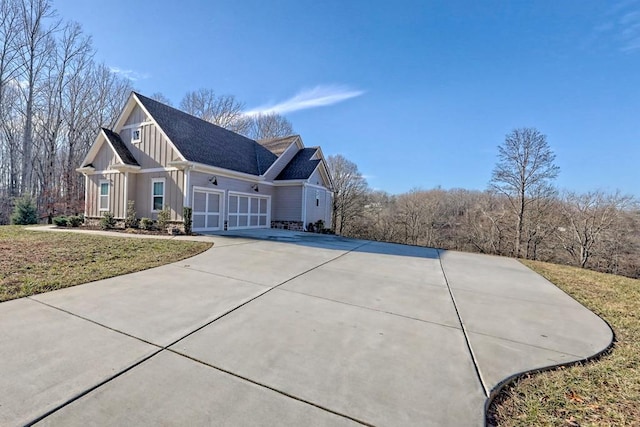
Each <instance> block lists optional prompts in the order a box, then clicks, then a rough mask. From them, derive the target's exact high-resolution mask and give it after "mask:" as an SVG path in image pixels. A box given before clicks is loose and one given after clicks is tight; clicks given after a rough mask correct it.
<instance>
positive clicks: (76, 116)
mask: <svg viewBox="0 0 640 427" xmlns="http://www.w3.org/2000/svg"><path fill="white" fill-rule="evenodd" d="M95 54H96V51H95V49H94V48H93V46H92V42H91V37H90V36H89V35H87V34H85V33H84V31H83V30H82V27H81V26H80V25H79V24H78V23H75V22H66V21H64V20H62V19H61V18H59V17H58V16H57V14H56V12H55V10H54V8H53V3H52V1H51V0H0V224H7V223H8V222H9V217H10V214H11V211H12V208H13V206H14V205H15V201H16V199H17V198H19V197H21V196H27V197H29V198H31V199H33V200H34V201H35V204H36V206H37V211H38V216H39V218H40V219H43V218H46V219H48V220H49V222H50V221H51V219H52V218H53V217H54V216H56V215H61V214H64V215H75V214H78V213H80V212H82V211H83V210H84V180H83V179H82V177H81V176H80V175H79V174H77V173H76V171H75V169H76V168H77V167H79V166H80V162H81V161H82V159H83V158H84V157H85V155H86V154H87V152H88V150H89V148H90V146H91V144H92V143H93V142H94V140H95V138H96V135H97V134H98V131H99V129H100V128H101V127H107V128H111V127H112V126H113V125H114V124H115V123H114V122H115V120H117V118H118V115H119V114H120V112H121V109H122V108H123V106H124V103H125V102H126V99H127V97H128V96H129V94H130V92H131V91H132V90H134V87H133V86H132V83H131V81H130V80H129V79H127V78H125V77H123V76H122V75H121V74H119V73H116V72H114V71H112V70H111V69H110V67H108V66H107V65H105V64H102V63H98V62H96V61H95V60H94V56H95ZM152 97H153V98H155V99H158V100H159V101H161V102H165V103H167V104H171V102H170V101H169V100H168V99H167V98H166V97H164V96H163V95H162V94H161V93H156V94H154V95H152ZM180 108H181V109H182V110H184V111H186V112H187V113H190V114H193V115H195V116H197V117H200V118H203V119H205V120H208V121H210V122H212V123H215V124H218V125H220V126H223V127H225V128H227V129H230V130H233V131H235V132H238V133H241V134H244V135H246V136H248V137H251V138H254V139H261V138H274V137H278V136H285V135H290V134H291V133H293V128H292V126H291V123H290V122H289V121H288V120H287V119H286V118H284V117H282V116H280V115H278V114H257V115H252V116H247V115H245V114H243V110H244V105H243V104H242V103H240V102H239V101H237V100H236V99H235V98H234V97H233V96H225V95H217V94H216V93H215V92H214V91H213V90H210V89H200V90H196V91H192V92H187V93H186V94H185V96H184V98H183V99H182V101H181V103H180Z"/></svg>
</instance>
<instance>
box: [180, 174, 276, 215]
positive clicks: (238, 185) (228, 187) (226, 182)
mask: <svg viewBox="0 0 640 427" xmlns="http://www.w3.org/2000/svg"><path fill="white" fill-rule="evenodd" d="M212 176H215V177H216V181H217V182H218V185H213V184H212V183H211V182H209V179H210V178H211V177H212ZM189 181H190V189H189V198H190V199H191V198H193V187H200V188H206V189H211V190H215V191H224V203H223V205H224V212H221V213H222V218H224V220H226V219H227V218H228V214H229V191H231V192H238V193H246V194H248V195H252V196H256V197H260V196H262V197H264V196H271V198H272V199H271V206H272V208H271V209H272V212H269V213H270V214H271V215H270V217H271V218H273V205H274V202H273V196H274V194H275V192H276V190H275V189H274V187H273V186H272V185H266V184H260V183H258V191H257V192H256V191H254V190H253V189H252V188H251V186H252V185H253V184H254V183H253V182H250V181H245V180H242V179H236V178H231V177H227V176H220V175H216V174H214V173H205V172H195V171H191V176H190V179H189Z"/></svg>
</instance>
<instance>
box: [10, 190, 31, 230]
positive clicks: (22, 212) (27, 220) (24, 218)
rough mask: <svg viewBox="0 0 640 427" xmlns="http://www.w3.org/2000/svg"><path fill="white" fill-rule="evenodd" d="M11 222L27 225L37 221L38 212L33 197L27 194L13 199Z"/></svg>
mask: <svg viewBox="0 0 640 427" xmlns="http://www.w3.org/2000/svg"><path fill="white" fill-rule="evenodd" d="M15 203H16V204H15V206H14V208H13V214H11V224H15V225H29V224H37V223H38V212H37V208H36V205H35V203H34V202H33V199H32V198H31V197H29V196H24V197H19V198H17V199H16V200H15Z"/></svg>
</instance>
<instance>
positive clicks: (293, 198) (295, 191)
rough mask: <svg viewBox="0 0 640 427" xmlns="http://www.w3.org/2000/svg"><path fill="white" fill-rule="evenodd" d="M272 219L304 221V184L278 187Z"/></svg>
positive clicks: (274, 198) (273, 204)
mask: <svg viewBox="0 0 640 427" xmlns="http://www.w3.org/2000/svg"><path fill="white" fill-rule="evenodd" d="M271 205H272V206H273V208H272V209H273V215H272V216H271V220H272V221H302V185H301V184H298V185H291V186H286V187H276V188H275V193H274V197H273V203H272V204H271Z"/></svg>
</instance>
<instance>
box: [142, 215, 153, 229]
mask: <svg viewBox="0 0 640 427" xmlns="http://www.w3.org/2000/svg"><path fill="white" fill-rule="evenodd" d="M140 228H141V229H143V230H153V220H152V219H151V218H142V219H141V220H140Z"/></svg>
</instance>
